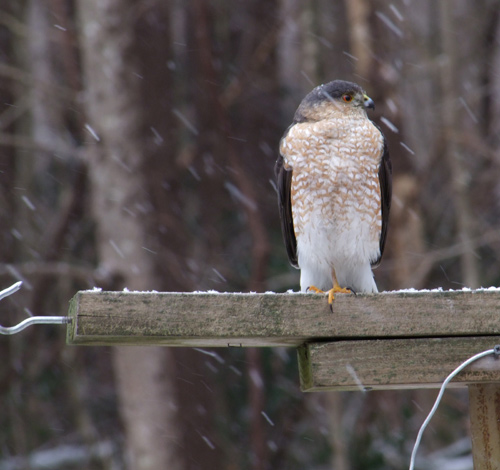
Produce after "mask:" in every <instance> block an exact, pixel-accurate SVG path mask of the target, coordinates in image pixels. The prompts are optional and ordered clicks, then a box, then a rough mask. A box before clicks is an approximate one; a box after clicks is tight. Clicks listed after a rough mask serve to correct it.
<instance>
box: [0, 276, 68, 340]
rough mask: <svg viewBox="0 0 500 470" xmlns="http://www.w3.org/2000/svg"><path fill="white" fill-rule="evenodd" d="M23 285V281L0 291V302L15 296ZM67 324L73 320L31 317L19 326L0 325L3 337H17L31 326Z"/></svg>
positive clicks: (0, 332)
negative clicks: (12, 295) (17, 334)
mask: <svg viewBox="0 0 500 470" xmlns="http://www.w3.org/2000/svg"><path fill="white" fill-rule="evenodd" d="M22 285H23V283H22V281H19V282H16V283H15V284H12V285H11V286H10V287H7V289H4V290H2V291H0V300H2V299H4V298H5V297H8V296H9V295H11V294H13V293H14V292H17V291H18V290H19V289H20V288H21V286H22ZM67 323H71V318H70V317H56V316H54V317H50V316H48V317H41V316H40V317H30V318H26V319H24V320H23V321H22V322H20V323H18V324H17V325H14V326H2V325H0V334H1V335H15V334H16V333H19V332H20V331H22V330H24V329H25V328H27V327H28V326H30V325H37V324H38V325H40V324H52V325H64V324H67Z"/></svg>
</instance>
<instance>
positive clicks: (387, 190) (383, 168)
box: [372, 126, 392, 268]
mask: <svg viewBox="0 0 500 470" xmlns="http://www.w3.org/2000/svg"><path fill="white" fill-rule="evenodd" d="M377 127H378V126H377ZM379 131H380V133H381V134H382V137H383V139H384V148H383V150H382V160H381V161H380V167H379V169H378V179H379V181H380V196H381V206H382V231H381V232H380V256H379V257H378V258H377V259H376V260H375V261H374V262H373V263H372V266H373V267H374V268H375V267H377V266H378V265H379V264H380V260H381V259H382V255H383V254H384V247H385V241H386V238H387V226H388V224H389V212H390V210H391V197H392V163H391V158H390V156H389V149H388V148H387V141H386V140H385V136H384V134H383V133H382V131H381V130H380V129H379Z"/></svg>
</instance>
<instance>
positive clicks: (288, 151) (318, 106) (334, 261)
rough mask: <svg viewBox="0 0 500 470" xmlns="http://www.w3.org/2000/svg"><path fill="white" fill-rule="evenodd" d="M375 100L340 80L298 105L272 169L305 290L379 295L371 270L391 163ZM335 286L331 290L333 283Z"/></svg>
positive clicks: (380, 239)
mask: <svg viewBox="0 0 500 470" xmlns="http://www.w3.org/2000/svg"><path fill="white" fill-rule="evenodd" d="M374 107H375V105H374V102H373V100H372V99H371V98H369V97H368V96H367V95H366V93H365V92H364V91H363V89H362V88H361V87H360V86H359V85H357V84H355V83H351V82H346V81H342V80H335V81H333V82H330V83H327V84H325V85H321V86H318V87H316V88H315V89H314V90H312V91H311V92H310V93H309V94H308V95H307V96H306V97H305V98H304V99H303V100H302V102H301V103H300V105H299V107H298V109H297V111H296V112H295V116H294V119H293V123H292V125H291V126H290V127H289V128H288V129H287V131H286V132H285V134H284V136H283V137H282V139H281V142H280V155H279V158H278V161H277V162H276V167H275V172H276V176H277V179H278V181H277V183H278V184H277V185H278V193H279V197H278V202H279V212H280V217H281V228H282V231H283V238H284V241H285V245H286V250H287V253H288V258H289V260H290V263H291V264H292V265H293V266H294V267H296V268H299V269H300V287H301V290H302V291H304V292H305V291H307V290H313V291H316V292H325V291H328V294H329V295H328V300H329V303H330V304H331V303H332V300H333V294H334V293H335V292H350V291H352V292H354V293H361V292H363V293H370V292H378V290H377V285H376V284H375V280H374V278H373V272H372V268H373V267H376V266H378V264H379V263H380V259H381V258H382V254H383V252H384V246H385V240H386V235H387V225H388V220H389V210H390V207H391V193H392V167H391V160H390V158H389V152H388V149H387V144H386V140H385V137H384V135H383V134H382V131H381V130H380V129H379V128H378V127H377V126H376V125H375V124H374V123H373V122H372V121H370V120H369V119H368V116H367V114H366V110H367V109H373V108H374ZM332 286H333V288H332Z"/></svg>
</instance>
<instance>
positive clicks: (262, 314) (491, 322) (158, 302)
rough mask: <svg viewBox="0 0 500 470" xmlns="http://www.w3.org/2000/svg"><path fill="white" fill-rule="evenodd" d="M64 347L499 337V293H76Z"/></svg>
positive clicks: (291, 344)
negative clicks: (329, 295)
mask: <svg viewBox="0 0 500 470" xmlns="http://www.w3.org/2000/svg"><path fill="white" fill-rule="evenodd" d="M69 315H70V316H71V318H72V324H71V325H69V326H68V337H67V341H68V344H88V345H119V344H121V345H124V344H134V345H164V346H196V347H208V346H223V347H227V346H298V345H300V344H302V343H304V342H305V341H315V340H316V341H317V340H331V339H360V338H361V339H367V338H368V339H369V338H377V337H384V338H405V337H408V338H411V337H450V336H482V335H486V336H490V335H500V321H499V318H500V291H496V290H495V291H489V290H477V291H444V292H417V293H408V292H396V293H381V294H375V295H357V296H354V295H346V294H338V295H337V296H336V298H335V301H334V305H333V312H331V311H330V309H329V307H328V305H327V302H326V299H325V297H324V296H322V295H317V294H217V293H155V292H153V293H136V292H96V291H82V292H78V293H77V294H76V296H75V297H74V298H73V299H72V301H71V306H70V312H69Z"/></svg>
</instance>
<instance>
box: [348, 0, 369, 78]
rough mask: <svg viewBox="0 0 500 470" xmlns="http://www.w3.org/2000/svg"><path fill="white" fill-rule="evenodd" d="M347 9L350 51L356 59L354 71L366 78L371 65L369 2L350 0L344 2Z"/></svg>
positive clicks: (365, 0)
mask: <svg viewBox="0 0 500 470" xmlns="http://www.w3.org/2000/svg"><path fill="white" fill-rule="evenodd" d="M345 6H346V9H347V20H348V28H347V31H348V34H349V42H350V46H351V50H350V53H351V54H352V55H353V56H354V58H355V60H356V72H357V74H359V75H360V76H361V77H363V78H368V73H369V71H370V65H371V54H370V39H371V35H370V25H369V15H370V4H369V3H368V1H367V0H351V1H348V2H345Z"/></svg>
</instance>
